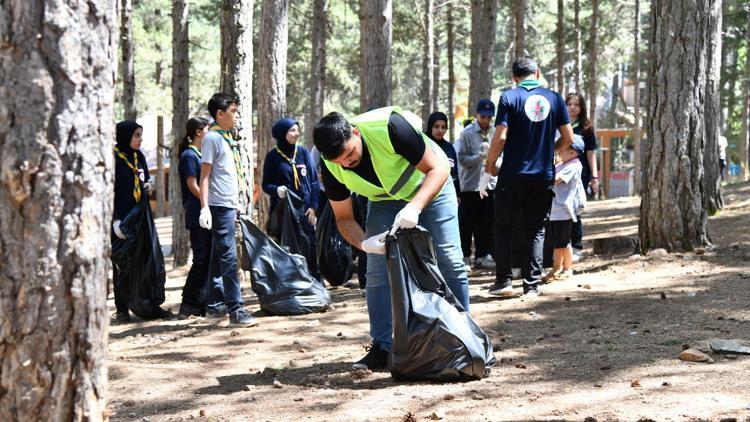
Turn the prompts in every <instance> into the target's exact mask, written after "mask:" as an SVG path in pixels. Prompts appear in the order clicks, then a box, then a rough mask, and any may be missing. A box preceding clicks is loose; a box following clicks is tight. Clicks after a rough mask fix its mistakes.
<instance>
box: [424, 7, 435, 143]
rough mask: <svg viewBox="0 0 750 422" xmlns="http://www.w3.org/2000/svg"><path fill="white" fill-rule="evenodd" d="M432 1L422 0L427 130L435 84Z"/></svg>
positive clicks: (425, 120)
mask: <svg viewBox="0 0 750 422" xmlns="http://www.w3.org/2000/svg"><path fill="white" fill-rule="evenodd" d="M433 12H434V2H433V0H424V20H423V22H422V23H423V24H424V32H423V35H424V39H423V41H424V43H423V44H422V124H423V125H424V127H423V128H422V130H427V126H426V125H427V117H428V116H429V115H430V113H431V112H432V106H433V101H434V99H433V94H434V92H433V87H434V85H435V83H436V82H435V73H434V72H433V68H432V67H433V65H434V64H435V45H434V36H435V34H434V31H433V28H432V27H433V25H432V22H433V17H432V14H433Z"/></svg>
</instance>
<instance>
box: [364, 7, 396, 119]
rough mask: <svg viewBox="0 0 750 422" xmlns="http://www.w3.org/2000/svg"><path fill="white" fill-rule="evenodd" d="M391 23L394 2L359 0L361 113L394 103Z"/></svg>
mask: <svg viewBox="0 0 750 422" xmlns="http://www.w3.org/2000/svg"><path fill="white" fill-rule="evenodd" d="M392 21H393V4H392V0H360V4H359V47H360V52H361V53H360V54H361V61H362V72H361V76H360V81H359V89H360V99H359V109H360V111H361V112H365V111H367V110H370V109H373V108H378V107H384V106H387V105H389V104H390V102H391V40H392V36H393V29H392Z"/></svg>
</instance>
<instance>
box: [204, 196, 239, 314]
mask: <svg viewBox="0 0 750 422" xmlns="http://www.w3.org/2000/svg"><path fill="white" fill-rule="evenodd" d="M209 208H210V209H211V219H212V220H213V224H212V227H211V235H212V239H211V279H212V284H213V286H212V289H211V290H212V292H211V298H210V299H209V304H208V308H209V309H211V308H213V307H214V306H215V305H217V303H221V302H222V301H223V302H224V303H225V304H226V305H227V308H229V312H234V311H236V310H238V309H240V308H241V307H242V306H243V303H242V292H241V291H240V280H239V278H238V277H237V241H236V240H235V238H234V232H235V220H236V219H237V210H235V209H234V208H226V207H214V206H211V207H209Z"/></svg>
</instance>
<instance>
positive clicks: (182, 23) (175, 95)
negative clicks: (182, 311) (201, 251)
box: [169, 0, 190, 268]
mask: <svg viewBox="0 0 750 422" xmlns="http://www.w3.org/2000/svg"><path fill="white" fill-rule="evenodd" d="M188 8H189V3H188V1H187V0H174V1H173V2H172V142H170V144H171V146H172V147H171V154H170V157H169V204H170V208H171V210H172V252H173V254H174V259H173V261H172V265H173V266H174V267H175V268H177V267H181V266H183V265H185V264H187V259H188V255H189V253H190V235H189V232H188V230H187V229H186V228H185V209H184V208H182V193H181V191H180V172H179V164H180V157H179V147H178V145H179V143H180V140H181V138H182V136H183V135H184V134H185V133H184V131H185V123H187V121H188V119H189V118H190V83H189V81H190V52H189V42H190V38H189V35H188V34H189V31H188V16H189V11H188Z"/></svg>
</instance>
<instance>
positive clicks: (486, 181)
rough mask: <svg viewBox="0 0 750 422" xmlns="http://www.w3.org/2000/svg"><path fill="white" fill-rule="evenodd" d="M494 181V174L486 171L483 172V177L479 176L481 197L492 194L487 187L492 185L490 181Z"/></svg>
mask: <svg viewBox="0 0 750 422" xmlns="http://www.w3.org/2000/svg"><path fill="white" fill-rule="evenodd" d="M491 181H492V175H491V174H489V173H487V172H486V171H485V172H483V173H482V177H480V178H479V186H478V188H479V197H480V198H482V199H484V198H486V197H488V196H490V194H489V193H487V188H488V187H489V185H490V182H491Z"/></svg>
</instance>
